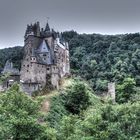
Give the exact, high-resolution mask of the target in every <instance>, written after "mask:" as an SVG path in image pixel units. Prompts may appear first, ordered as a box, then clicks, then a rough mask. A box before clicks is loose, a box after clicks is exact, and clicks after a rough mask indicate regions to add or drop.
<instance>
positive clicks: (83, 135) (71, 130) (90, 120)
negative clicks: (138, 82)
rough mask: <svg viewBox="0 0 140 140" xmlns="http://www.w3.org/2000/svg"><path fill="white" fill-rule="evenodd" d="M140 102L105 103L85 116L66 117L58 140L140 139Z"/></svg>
mask: <svg viewBox="0 0 140 140" xmlns="http://www.w3.org/2000/svg"><path fill="white" fill-rule="evenodd" d="M139 112H140V103H139V102H137V103H134V104H130V103H128V104H123V105H115V106H112V105H104V106H103V107H99V108H98V109H96V110H95V109H94V107H93V109H92V110H91V109H90V110H89V111H88V112H86V113H85V116H84V118H83V117H82V118H81V119H80V118H79V117H77V116H67V117H64V118H63V120H62V122H61V126H60V128H58V130H57V131H58V133H57V138H58V140H72V139H74V140H79V139H82V140H139V137H140V133H139V130H140V118H139V115H140V113H139Z"/></svg>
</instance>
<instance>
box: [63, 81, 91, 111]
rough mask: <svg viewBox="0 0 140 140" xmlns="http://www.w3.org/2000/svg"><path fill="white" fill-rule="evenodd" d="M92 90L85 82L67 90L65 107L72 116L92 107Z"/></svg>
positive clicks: (77, 82) (75, 84)
mask: <svg viewBox="0 0 140 140" xmlns="http://www.w3.org/2000/svg"><path fill="white" fill-rule="evenodd" d="M89 92H90V89H89V88H88V86H86V85H85V84H84V83H83V82H79V81H76V82H75V83H74V84H73V85H72V86H70V87H69V88H68V89H67V90H66V97H65V98H66V101H65V107H66V109H67V110H68V111H69V112H70V113H72V114H79V113H80V111H82V110H85V109H87V107H88V106H89V105H90V98H89Z"/></svg>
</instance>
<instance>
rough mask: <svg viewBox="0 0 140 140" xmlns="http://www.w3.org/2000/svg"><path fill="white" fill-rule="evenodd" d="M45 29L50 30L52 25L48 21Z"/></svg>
mask: <svg viewBox="0 0 140 140" xmlns="http://www.w3.org/2000/svg"><path fill="white" fill-rule="evenodd" d="M45 31H47V32H49V31H50V26H49V23H48V22H47V24H46V27H45Z"/></svg>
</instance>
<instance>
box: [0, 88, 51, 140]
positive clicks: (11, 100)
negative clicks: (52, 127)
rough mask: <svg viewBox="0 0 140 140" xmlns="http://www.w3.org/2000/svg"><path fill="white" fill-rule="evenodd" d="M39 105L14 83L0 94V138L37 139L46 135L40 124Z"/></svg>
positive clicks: (15, 139)
mask: <svg viewBox="0 0 140 140" xmlns="http://www.w3.org/2000/svg"><path fill="white" fill-rule="evenodd" d="M38 109H39V105H38V103H37V102H36V101H34V100H32V99H31V97H29V96H27V95H26V94H25V93H22V92H21V91H20V88H19V87H18V86H17V85H14V86H13V87H12V88H11V89H9V90H8V91H7V92H5V93H3V94H1V95H0V126H1V127H0V139H2V140H4V139H14V140H17V139H32V140H34V139H38V138H41V137H47V134H45V131H46V129H47V127H45V126H42V125H41V124H40V123H39V121H38V118H39V114H38ZM48 129H49V128H48Z"/></svg>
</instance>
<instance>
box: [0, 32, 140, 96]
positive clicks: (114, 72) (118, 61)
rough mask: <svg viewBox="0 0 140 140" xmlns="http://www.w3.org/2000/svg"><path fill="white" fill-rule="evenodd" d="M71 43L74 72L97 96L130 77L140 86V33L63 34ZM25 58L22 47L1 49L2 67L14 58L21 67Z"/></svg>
mask: <svg viewBox="0 0 140 140" xmlns="http://www.w3.org/2000/svg"><path fill="white" fill-rule="evenodd" d="M63 36H64V38H65V39H66V40H67V41H68V42H69V49H70V65H71V73H72V74H73V75H79V76H81V77H82V78H83V79H85V80H87V81H88V82H89V84H90V85H91V87H92V88H93V89H94V90H95V91H96V93H97V94H100V93H102V92H103V91H106V90H107V83H108V82H110V81H115V82H116V83H118V84H121V82H122V81H123V80H124V79H125V78H127V77H130V78H134V80H135V82H136V86H137V87H139V85H140V76H139V73H140V34H139V33H135V34H124V35H100V34H78V33H76V32H74V31H68V32H64V33H63ZM22 57H23V51H22V48H21V47H15V48H9V49H3V50H0V62H1V67H3V65H4V63H5V61H6V60H7V59H12V60H13V61H14V64H15V66H16V67H18V68H19V67H20V61H21V59H22Z"/></svg>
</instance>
